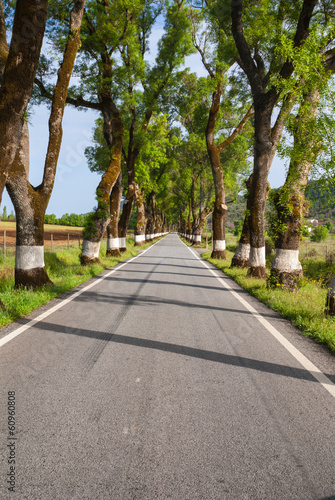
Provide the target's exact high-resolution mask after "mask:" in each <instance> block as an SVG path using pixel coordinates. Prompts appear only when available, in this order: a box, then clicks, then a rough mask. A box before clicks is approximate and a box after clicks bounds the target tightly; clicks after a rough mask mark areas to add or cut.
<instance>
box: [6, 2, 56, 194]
mask: <svg viewBox="0 0 335 500" xmlns="http://www.w3.org/2000/svg"><path fill="white" fill-rule="evenodd" d="M1 7H2V2H1ZM47 8H48V2H47V0H18V1H17V3H16V9H15V17H14V25H13V35H12V41H11V44H10V48H9V52H8V56H7V51H8V47H7V42H6V40H5V38H4V37H3V36H2V37H1V47H0V51H1V59H2V62H1V65H2V68H3V74H2V78H1V87H0V203H1V199H2V193H3V190H4V187H5V185H6V182H7V179H8V175H9V172H10V170H11V168H12V164H13V162H14V159H15V155H16V151H17V149H18V146H19V142H20V138H21V133H22V126H23V122H22V116H23V114H24V113H25V111H26V109H27V106H28V103H29V101H30V98H31V94H32V90H33V84H34V78H35V75H36V70H37V66H38V61H39V57H40V51H41V46H42V41H43V36H44V31H45V24H46V18H47ZM2 18H3V16H2ZM3 33H4V27H3V26H2V35H3ZM4 60H6V63H5V64H4Z"/></svg>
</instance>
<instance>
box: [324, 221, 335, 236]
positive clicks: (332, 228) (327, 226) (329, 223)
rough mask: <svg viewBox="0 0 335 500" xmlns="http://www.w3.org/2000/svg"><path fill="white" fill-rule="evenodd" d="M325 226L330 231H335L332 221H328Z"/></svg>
mask: <svg viewBox="0 0 335 500" xmlns="http://www.w3.org/2000/svg"><path fill="white" fill-rule="evenodd" d="M325 226H326V228H327V229H328V231H329V232H330V233H333V232H334V229H335V226H334V224H333V223H332V222H330V221H328V222H326V224H325Z"/></svg>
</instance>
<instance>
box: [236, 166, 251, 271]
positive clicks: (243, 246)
mask: <svg viewBox="0 0 335 500" xmlns="http://www.w3.org/2000/svg"><path fill="white" fill-rule="evenodd" d="M251 183H252V174H251V175H250V176H249V178H248V180H247V182H246V188H247V209H246V214H245V217H244V221H243V227H242V232H241V236H240V239H239V242H238V247H237V249H236V251H235V254H234V257H233V259H232V261H231V267H249V255H250V235H249V217H250V210H251V198H250V190H251Z"/></svg>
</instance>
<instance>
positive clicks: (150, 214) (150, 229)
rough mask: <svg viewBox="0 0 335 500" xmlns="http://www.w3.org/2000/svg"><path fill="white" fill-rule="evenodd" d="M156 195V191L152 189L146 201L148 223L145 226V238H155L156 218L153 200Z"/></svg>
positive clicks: (150, 239)
mask: <svg viewBox="0 0 335 500" xmlns="http://www.w3.org/2000/svg"><path fill="white" fill-rule="evenodd" d="M154 197H155V193H154V191H151V193H149V195H148V197H147V203H146V218H147V225H146V228H145V240H146V241H152V240H153V238H154V234H153V233H154V227H155V219H154V210H153V200H154Z"/></svg>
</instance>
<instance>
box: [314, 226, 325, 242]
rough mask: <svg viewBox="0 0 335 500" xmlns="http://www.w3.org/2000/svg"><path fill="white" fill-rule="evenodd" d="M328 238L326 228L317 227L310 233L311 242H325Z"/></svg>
mask: <svg viewBox="0 0 335 500" xmlns="http://www.w3.org/2000/svg"><path fill="white" fill-rule="evenodd" d="M328 236H329V230H328V228H327V227H326V226H317V227H316V228H315V229H314V230H313V233H312V236H311V241H318V242H320V241H326V239H327V238H328Z"/></svg>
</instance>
